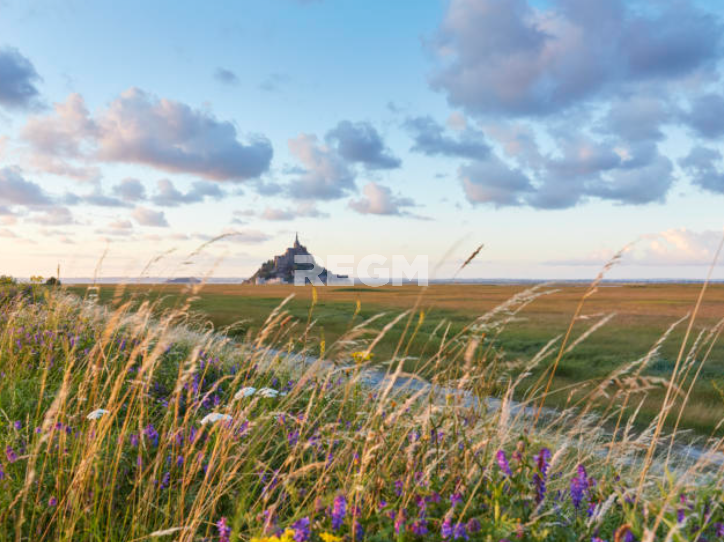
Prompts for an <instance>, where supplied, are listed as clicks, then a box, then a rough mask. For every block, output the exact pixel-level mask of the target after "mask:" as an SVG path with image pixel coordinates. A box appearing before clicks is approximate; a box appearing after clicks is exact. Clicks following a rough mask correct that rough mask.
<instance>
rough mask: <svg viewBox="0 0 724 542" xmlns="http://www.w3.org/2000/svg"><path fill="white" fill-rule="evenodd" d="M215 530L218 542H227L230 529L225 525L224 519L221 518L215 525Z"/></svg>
mask: <svg viewBox="0 0 724 542" xmlns="http://www.w3.org/2000/svg"><path fill="white" fill-rule="evenodd" d="M216 528H217V529H218V531H219V542H229V537H230V536H231V527H229V526H228V525H227V523H226V518H221V519H220V520H219V521H218V522H217V523H216Z"/></svg>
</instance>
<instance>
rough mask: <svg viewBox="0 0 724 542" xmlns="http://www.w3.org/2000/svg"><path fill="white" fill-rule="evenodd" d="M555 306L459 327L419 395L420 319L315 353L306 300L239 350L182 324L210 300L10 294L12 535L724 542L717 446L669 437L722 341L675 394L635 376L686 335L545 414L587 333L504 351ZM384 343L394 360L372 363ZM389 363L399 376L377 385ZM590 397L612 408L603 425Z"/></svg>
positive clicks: (2, 418) (0, 478)
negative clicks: (158, 303)
mask: <svg viewBox="0 0 724 542" xmlns="http://www.w3.org/2000/svg"><path fill="white" fill-rule="evenodd" d="M544 293H545V290H543V289H532V290H528V291H523V292H520V293H519V294H518V295H516V296H514V297H513V298H511V299H510V300H508V301H506V302H504V303H502V304H500V305H499V306H498V307H496V308H494V309H492V310H490V311H487V312H486V313H484V314H483V315H481V316H480V317H478V318H476V319H475V320H474V321H473V322H472V323H471V324H470V325H468V326H464V327H463V328H461V329H459V331H456V332H453V331H452V330H451V328H448V327H445V326H440V329H438V330H437V332H436V336H438V335H439V336H440V338H439V339H438V340H437V342H436V344H437V346H436V348H435V349H433V350H432V351H430V352H429V353H426V354H423V355H421V356H418V359H417V361H416V363H418V364H419V366H420V367H424V368H425V369H426V371H427V374H432V375H434V378H433V379H432V381H431V383H430V384H429V385H427V384H425V383H421V382H420V381H419V380H418V379H416V378H414V377H410V376H409V375H408V374H406V373H405V371H404V367H405V362H406V361H407V360H408V357H409V356H410V351H411V350H412V348H413V345H415V344H417V341H419V340H420V335H419V334H420V330H421V329H422V327H423V326H424V325H425V322H426V314H425V312H424V311H422V310H420V307H419V306H416V307H413V308H411V309H410V310H407V311H404V312H401V313H400V314H398V315H396V316H395V317H394V318H393V319H391V320H390V319H389V318H388V320H386V322H387V323H386V325H385V326H384V327H382V328H381V329H380V328H379V326H377V325H376V322H375V321H374V318H375V317H374V316H372V317H371V318H369V319H364V318H361V317H360V314H359V312H357V313H355V314H353V316H354V319H352V318H351V319H350V321H349V323H348V325H347V329H346V331H345V332H344V333H343V334H341V335H340V336H339V338H337V340H334V341H332V340H329V339H328V338H327V339H324V341H323V342H322V340H321V339H320V338H319V334H318V333H317V332H316V331H315V330H316V327H315V325H316V324H315V315H314V310H315V302H314V299H313V300H312V303H311V307H310V308H309V309H308V312H307V316H306V318H304V319H298V318H293V317H292V316H291V315H290V314H289V313H288V312H286V310H285V306H284V305H282V306H280V307H277V308H276V309H275V310H273V311H271V313H270V314H269V315H268V317H267V318H266V320H265V322H264V325H263V326H262V327H261V328H260V329H259V330H258V331H256V332H254V333H253V334H251V333H249V334H246V335H244V336H243V338H239V339H238V340H235V341H234V340H231V339H230V338H229V337H228V336H227V335H223V334H217V333H215V332H213V331H212V330H210V329H209V328H208V327H206V326H204V325H203V322H198V321H196V320H195V319H194V318H189V314H190V312H191V311H190V303H192V302H193V299H194V298H195V296H196V295H197V294H198V291H191V292H189V295H188V296H187V301H185V302H184V303H182V304H175V308H174V309H173V310H169V311H159V310H156V308H155V307H153V306H152V305H151V304H149V303H144V304H141V305H140V306H139V305H138V304H135V303H133V302H125V303H124V302H123V301H122V299H123V298H122V297H119V298H118V299H119V302H118V303H117V306H116V307H115V308H114V309H113V310H110V309H108V308H104V306H103V305H100V304H98V303H95V302H88V301H83V300H81V298H79V297H77V296H73V295H69V294H67V293H64V292H63V291H62V290H61V289H59V288H48V287H45V286H39V285H38V286H32V287H25V286H10V287H6V288H5V289H3V290H2V291H0V369H1V370H2V373H1V374H2V376H1V377H0V425H2V427H3V429H2V431H1V432H0V446H1V447H2V449H3V452H4V453H3V457H2V458H0V540H26V539H31V538H33V539H48V540H99V541H100V540H103V541H105V540H147V539H161V540H201V539H203V540H208V541H212V540H213V541H220V542H227V541H230V540H257V541H261V540H264V541H268V542H272V541H279V540H286V541H287V542H291V541H292V540H294V541H296V542H303V541H307V540H311V541H318V540H323V541H325V542H331V541H336V540H354V541H356V540H379V541H382V540H399V541H407V540H421V539H425V540H428V539H429V540H491V541H499V540H592V541H599V540H608V541H613V540H617V541H621V540H627V541H633V540H653V539H660V540H664V539H669V540H714V539H717V538H721V537H724V524H723V522H724V510H722V505H723V504H724V499H723V496H724V495H723V493H722V491H723V490H724V487H723V486H724V477H722V476H721V474H722V472H721V470H722V465H723V463H722V462H721V454H720V453H719V452H718V451H717V450H720V449H721V448H722V441H721V440H719V439H717V438H714V437H712V438H709V439H707V440H706V441H702V442H701V443H700V446H701V448H700V452H701V453H700V454H699V455H697V456H695V457H685V455H684V452H683V451H682V450H681V449H679V448H678V447H677V446H675V439H674V438H673V437H672V436H670V435H666V434H665V433H664V429H663V428H664V426H665V422H666V420H667V419H670V418H673V419H676V418H677V415H678V413H679V412H681V407H682V403H683V402H684V401H685V400H688V399H689V398H690V393H691V390H692V387H691V383H692V379H691V373H692V372H693V373H694V374H696V373H697V371H698V370H699V369H698V367H700V366H701V365H700V362H701V361H702V360H703V359H704V358H705V356H706V355H708V353H710V352H711V349H712V348H713V345H714V344H715V340H716V338H717V337H718V331H719V329H720V328H718V327H714V328H713V329H712V330H711V331H710V332H709V333H708V334H702V335H701V336H699V337H698V338H697V337H692V340H691V341H684V344H688V343H693V347H690V346H687V347H686V348H685V349H682V350H681V352H682V354H681V355H680V356H679V357H678V358H677V360H676V363H675V368H674V369H673V370H672V371H671V375H669V376H668V380H665V381H664V380H662V379H660V378H658V377H656V378H655V377H649V376H646V375H644V374H643V369H644V368H645V367H646V366H647V365H648V364H650V363H651V362H652V361H653V360H655V359H656V357H657V355H658V352H659V350H660V348H661V346H662V344H664V343H665V339H669V338H670V337H671V334H672V333H673V332H674V329H676V328H674V327H672V328H670V331H669V332H667V334H666V335H665V337H663V338H661V340H660V341H659V342H658V343H656V344H654V345H652V349H651V350H650V351H649V352H648V353H647V354H645V355H644V356H642V357H641V358H638V359H636V358H634V359H631V361H630V362H629V363H625V364H621V365H620V366H618V367H617V368H616V369H615V371H614V372H613V374H611V375H609V376H608V377H607V378H605V379H602V380H601V381H600V382H599V383H598V385H596V386H594V387H593V389H592V390H591V391H590V392H589V393H588V394H587V395H586V397H587V398H588V399H589V400H581V401H580V402H579V403H578V406H577V407H575V408H574V407H573V406H572V407H570V408H568V409H565V410H559V411H551V410H548V409H546V408H543V407H544V405H543V403H544V399H546V396H547V392H548V391H549V389H550V382H551V379H552V377H553V375H554V374H555V367H556V366H557V365H558V364H559V362H560V360H561V358H562V355H563V353H565V352H566V351H568V349H569V348H577V347H578V346H580V345H579V344H577V343H579V342H580V344H583V343H584V342H585V340H586V336H585V334H584V335H579V336H577V337H576V338H575V340H572V341H570V340H568V341H566V340H564V339H563V338H562V337H559V338H556V337H551V340H550V342H549V343H547V344H546V345H544V347H543V348H542V349H540V350H539V351H538V352H536V353H535V354H533V355H531V356H530V357H528V358H527V359H525V360H521V359H516V360H513V361H509V360H507V359H506V358H505V357H504V356H501V355H500V351H499V350H498V347H497V345H496V342H495V339H496V337H497V336H498V335H499V332H500V330H501V329H504V328H505V327H506V326H507V325H509V324H510V323H511V321H513V320H514V319H516V318H517V316H518V315H519V314H520V311H521V310H523V308H524V307H526V306H528V305H529V304H530V303H531V302H533V301H534V300H535V299H536V298H537V297H539V296H541V295H544ZM370 320H372V321H370ZM680 325H683V326H686V325H687V322H686V321H682V322H680ZM393 330H394V331H395V333H396V334H397V337H398V340H397V346H396V348H395V350H394V352H392V354H391V355H389V356H384V359H380V356H378V357H377V358H375V357H374V354H375V352H376V347H377V346H378V345H379V344H380V343H381V342H382V341H384V340H385V336H386V335H387V334H388V333H392V332H393ZM593 331H595V329H594V330H591V332H593ZM307 352H309V353H312V352H313V353H317V354H319V357H317V358H304V357H302V356H300V355H298V354H300V353H301V354H304V353H307ZM423 352H425V350H424V349H423ZM380 363H382V367H385V368H386V371H387V378H386V379H384V380H382V381H375V384H374V385H370V384H369V383H365V382H368V381H369V376H370V370H369V368H370V367H371V366H372V365H376V366H379V364H380ZM541 368H545V370H542V371H541ZM533 371H538V373H537V374H540V377H539V378H537V380H538V382H537V383H534V384H531V385H528V386H527V390H528V391H526V393H524V394H523V397H522V400H523V401H524V402H523V403H522V404H516V403H513V402H512V400H511V399H512V397H513V396H514V395H515V394H516V389H517V388H518V386H520V385H521V382H523V381H524V380H526V379H527V378H528V375H529V374H530V373H531V372H533ZM403 377H404V380H402V378H403ZM683 377H685V378H686V380H682V378H683ZM400 382H404V383H407V385H401V384H400ZM686 382H688V383H689V385H686V384H685V383H686ZM654 389H656V390H664V393H663V399H662V402H661V403H660V405H659V411H660V413H661V414H660V416H658V417H657V418H655V419H654V420H653V421H652V423H651V425H650V426H649V427H648V428H647V429H646V430H644V431H641V432H635V431H633V430H632V423H633V421H634V418H633V417H627V418H624V417H623V416H622V413H623V411H624V409H625V408H627V407H629V406H631V405H634V406H635V407H637V406H638V405H641V404H642V401H643V400H644V399H645V398H646V397H647V394H649V393H650V392H651V390H654ZM491 398H493V399H494V400H493V399H491ZM592 398H596V399H597V400H598V401H601V400H602V398H605V399H606V401H607V408H605V409H604V412H605V415H604V417H598V416H593V415H592V414H591V410H590V405H591V399H592ZM584 399H585V398H584ZM719 412H721V410H720V411H719ZM624 420H626V421H624Z"/></svg>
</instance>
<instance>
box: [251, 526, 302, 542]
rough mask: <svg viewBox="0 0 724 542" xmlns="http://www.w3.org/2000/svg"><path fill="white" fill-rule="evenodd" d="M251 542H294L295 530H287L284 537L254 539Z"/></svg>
mask: <svg viewBox="0 0 724 542" xmlns="http://www.w3.org/2000/svg"><path fill="white" fill-rule="evenodd" d="M250 542H294V530H292V529H287V530H286V531H284V533H283V534H282V536H265V537H262V538H252V539H251V540H250Z"/></svg>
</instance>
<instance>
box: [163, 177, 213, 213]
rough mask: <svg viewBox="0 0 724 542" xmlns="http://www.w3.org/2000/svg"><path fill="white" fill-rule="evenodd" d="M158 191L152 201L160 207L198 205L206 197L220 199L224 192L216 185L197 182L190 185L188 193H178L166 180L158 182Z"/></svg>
mask: <svg viewBox="0 0 724 542" xmlns="http://www.w3.org/2000/svg"><path fill="white" fill-rule="evenodd" d="M157 187H158V191H157V192H156V194H155V195H154V196H153V198H152V201H153V203H155V204H156V205H160V206H161V207H178V206H179V205H185V204H189V203H200V202H202V201H204V200H205V199H206V198H207V197H209V198H213V199H221V198H222V197H223V196H224V192H223V191H222V190H221V188H219V186H218V185H216V184H212V183H209V182H204V181H197V182H195V183H193V184H192V185H191V189H190V190H189V191H188V192H181V191H179V190H178V189H177V188H176V187H175V186H174V185H173V183H172V182H171V181H170V180H168V179H161V180H160V181H158V185H157Z"/></svg>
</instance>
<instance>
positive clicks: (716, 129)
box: [682, 93, 724, 139]
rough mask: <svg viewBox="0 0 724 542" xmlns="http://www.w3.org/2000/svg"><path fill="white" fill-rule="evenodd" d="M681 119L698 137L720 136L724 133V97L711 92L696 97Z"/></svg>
mask: <svg viewBox="0 0 724 542" xmlns="http://www.w3.org/2000/svg"><path fill="white" fill-rule="evenodd" d="M682 119H683V121H684V122H685V123H686V124H687V125H688V126H689V127H690V128H691V129H692V130H693V131H694V133H695V134H696V135H698V136H699V137H703V138H706V139H716V138H719V137H721V136H722V135H724V97H722V96H721V95H720V94H713V93H710V94H704V95H703V96H699V97H697V98H696V99H694V100H692V103H691V105H690V108H689V110H688V111H686V112H685V113H684V114H683V116H682Z"/></svg>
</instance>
